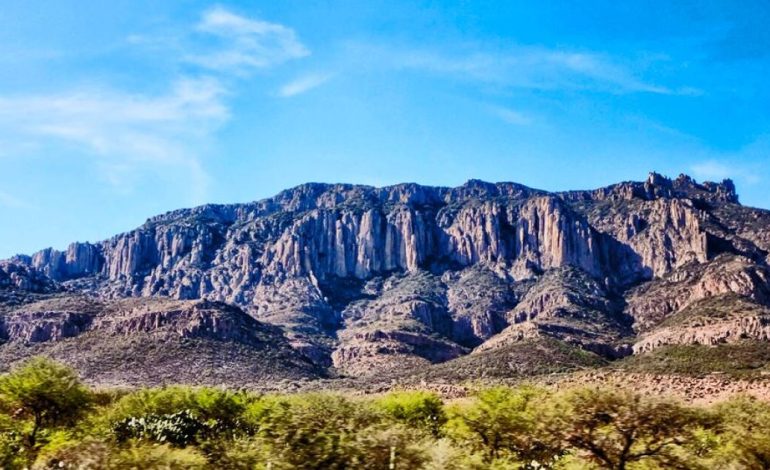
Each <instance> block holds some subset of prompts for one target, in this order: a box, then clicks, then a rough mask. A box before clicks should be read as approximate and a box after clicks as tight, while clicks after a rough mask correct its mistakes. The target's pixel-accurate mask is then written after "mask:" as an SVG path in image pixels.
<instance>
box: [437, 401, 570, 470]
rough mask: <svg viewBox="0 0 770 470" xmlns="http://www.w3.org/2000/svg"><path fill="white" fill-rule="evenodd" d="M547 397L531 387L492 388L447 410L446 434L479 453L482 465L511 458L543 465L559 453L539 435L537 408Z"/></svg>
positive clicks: (549, 439)
mask: <svg viewBox="0 0 770 470" xmlns="http://www.w3.org/2000/svg"><path fill="white" fill-rule="evenodd" d="M546 399H547V393H546V392H544V391H543V390H541V389H537V388H534V387H520V388H518V389H511V388H508V387H495V388H490V389H486V390H482V391H481V392H479V393H478V394H477V395H476V397H475V400H473V401H472V402H471V403H468V404H465V405H460V406H456V407H454V408H452V409H450V420H449V422H448V424H447V433H448V435H449V436H450V437H451V438H452V439H454V440H455V441H456V442H458V443H461V444H463V445H466V446H468V447H470V448H471V449H473V450H474V451H478V452H481V453H482V454H483V455H484V458H485V461H486V462H487V463H491V462H493V461H495V460H498V459H504V458H505V459H509V458H515V459H516V460H520V461H524V462H532V461H535V462H540V463H546V462H550V461H552V460H553V459H554V458H555V457H556V456H558V454H559V453H560V449H559V444H558V442H556V441H554V440H552V439H551V438H550V437H549V436H548V435H546V434H545V433H543V432H542V426H541V423H540V416H539V415H540V413H541V412H542V411H543V410H542V409H541V407H540V406H541V404H542V403H543V401H544V400H546Z"/></svg>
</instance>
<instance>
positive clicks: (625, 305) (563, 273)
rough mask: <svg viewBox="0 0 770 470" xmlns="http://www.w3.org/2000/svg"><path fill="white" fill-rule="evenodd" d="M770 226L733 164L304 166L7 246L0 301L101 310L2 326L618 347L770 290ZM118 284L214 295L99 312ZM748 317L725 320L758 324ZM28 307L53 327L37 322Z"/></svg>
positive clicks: (322, 345)
mask: <svg viewBox="0 0 770 470" xmlns="http://www.w3.org/2000/svg"><path fill="white" fill-rule="evenodd" d="M768 233H770V212H768V211H763V210H759V209H752V208H747V207H744V206H741V205H740V204H739V202H738V196H737V195H736V192H735V186H734V185H733V183H732V182H731V181H729V180H725V181H723V182H721V183H710V182H706V183H698V182H696V181H694V180H693V179H691V178H689V177H687V176H684V175H681V176H679V177H678V178H676V179H673V180H672V179H668V178H666V177H663V176H661V175H659V174H655V173H652V174H650V176H649V177H648V179H647V180H646V181H643V182H624V183H620V184H616V185H612V186H608V187H605V188H600V189H597V190H590V191H570V192H562V193H548V192H545V191H541V190H537V189H532V188H528V187H526V186H522V185H519V184H515V183H497V184H493V183H485V182H482V181H477V180H471V181H468V182H467V183H466V184H465V185H463V186H460V187H457V188H442V187H427V186H420V185H417V184H400V185H395V186H390V187H385V188H374V187H369V186H357V185H347V184H337V185H330V184H305V185H302V186H298V187H296V188H293V189H290V190H287V191H283V192H281V193H280V194H278V195H276V196H275V197H272V198H269V199H265V200H262V201H257V202H252V203H247V204H231V205H205V206H201V207H197V208H192V209H183V210H177V211H173V212H169V213H166V214H163V215H159V216H157V217H153V218H151V219H148V220H147V222H146V223H145V224H144V225H142V226H141V227H139V228H137V229H136V230H133V231H131V232H128V233H124V234H120V235H117V236H115V237H112V238H110V239H108V240H104V241H101V242H96V243H74V244H72V245H70V246H69V247H68V248H67V249H66V250H64V251H58V250H54V249H50V248H49V249H46V250H42V251H40V252H38V253H35V254H33V255H31V256H18V257H16V258H14V259H13V260H10V261H7V262H3V263H2V264H0V313H2V312H1V311H2V310H3V308H5V307H3V305H5V306H6V307H7V306H8V305H11V304H13V305H15V306H18V305H24V304H27V303H30V302H33V301H37V300H39V299H37V298H36V297H34V296H32V297H30V296H29V295H26V294H25V295H24V296H20V295H18V292H21V291H24V292H28V293H35V295H43V296H45V295H54V293H55V292H59V291H67V292H71V293H75V294H77V293H80V294H88V295H89V296H92V297H94V298H98V299H101V300H100V302H104V304H103V310H104V311H111V312H112V313H111V314H110V315H101V316H99V317H98V318H96V319H93V320H92V321H91V320H89V321H90V323H89V322H86V323H83V325H82V328H81V326H77V325H80V324H79V323H77V321H80V320H77V318H79V317H68V316H67V315H69V314H73V315H74V314H75V313H76V311H72V310H66V309H65V310H49V311H48V313H46V312H36V313H35V314H34V315H32V316H29V317H24V316H18V318H16V319H14V318H11V317H8V318H4V319H3V321H2V325H4V326H3V328H4V329H3V330H0V331H2V332H4V333H2V334H4V335H5V337H6V338H11V335H13V338H25V339H24V341H27V342H34V341H36V340H37V339H38V338H39V339H44V341H46V342H47V341H54V342H55V341H58V340H60V339H61V338H66V337H68V335H70V334H71V333H72V334H75V335H79V333H80V332H81V329H84V330H87V331H90V330H93V329H98V330H99V331H102V332H105V334H107V333H109V334H114V335H123V336H131V335H134V334H143V335H147V334H149V335H155V336H163V335H170V336H171V337H174V338H176V339H179V338H182V339H189V340H197V339H205V340H211V341H216V340H234V341H237V342H239V344H249V345H252V346H253V345H254V344H256V343H253V342H252V340H253V339H254V338H251V339H250V337H249V333H248V332H249V330H251V329H259V328H260V325H261V326H266V325H273V326H274V327H277V328H280V329H281V331H282V332H283V333H282V335H284V336H282V337H283V338H284V340H285V341H286V344H288V347H291V348H292V350H293V351H294V352H296V353H297V354H298V355H301V356H302V357H306V358H311V359H312V360H313V361H314V363H315V364H317V365H318V366H321V367H332V366H333V367H335V368H337V369H339V370H341V371H342V372H344V373H347V374H354V375H366V374H372V373H375V372H377V371H378V370H382V369H384V368H389V367H398V364H399V363H401V364H404V363H409V364H413V365H415V366H416V365H418V364H428V363H436V362H442V361H447V360H452V359H453V358H457V357H459V356H462V355H465V354H467V353H468V352H469V351H471V350H472V349H474V348H475V349H476V352H477V353H484V354H491V353H492V351H494V350H501V349H503V348H509V347H510V345H512V344H516V343H517V342H527V341H551V340H555V341H561V342H563V343H567V344H569V345H570V347H579V348H583V349H584V350H588V351H592V352H594V353H597V354H598V355H600V356H604V357H605V358H617V357H620V356H624V355H626V354H628V353H630V352H631V349H630V344H632V343H634V342H636V343H637V347H636V350H637V352H643V351H647V350H649V349H650V348H654V347H656V346H655V345H658V344H664V343H667V342H670V341H679V342H708V341H711V340H707V339H704V338H705V337H704V336H703V335H702V333H703V332H697V333H692V334H690V333H688V332H681V331H678V332H671V331H669V332H666V333H664V332H658V333H657V335H658V336H654V335H653V330H655V329H656V328H657V327H659V326H660V325H661V324H662V323H663V322H665V321H667V319H668V318H671V317H674V316H676V315H677V314H678V313H679V312H682V311H683V310H685V309H687V308H688V307H689V306H692V305H697V304H698V302H699V301H701V300H703V299H708V298H711V297H718V296H722V295H725V294H734V295H736V296H738V297H740V298H741V299H748V300H749V301H751V302H753V303H755V304H757V305H766V304H769V303H770V287H768V283H769V282H770V271H768V267H767V263H768V260H769V259H770V235H768ZM4 292H5V293H4ZM8 292H12V293H13V294H12V296H11V294H6V293H8ZM30 295H31V294H30ZM4 296H5V297H4ZM125 298H128V299H135V298H139V299H141V298H158V299H160V298H168V299H175V300H176V301H184V300H189V301H204V302H208V303H201V304H196V305H195V306H185V307H184V308H180V309H164V310H158V311H154V312H134V313H130V312H127V311H125V310H120V311H118V310H114V309H113V310H110V308H111V307H109V305H111V304H114V303H115V302H120V301H121V300H120V299H125ZM225 304H227V305H231V306H233V307H237V308H238V309H241V310H242V311H243V312H245V313H246V314H248V316H247V317H244V316H237V315H236V316H233V315H231V314H228V313H226V312H227V310H226V308H225V307H224V305H225ZM212 305H217V307H216V308H213V307H211V306H212ZM212 308H213V310H212ZM5 309H6V310H7V308H5ZM241 310H239V312H240V311H241ZM46 315H48V316H46ZM24 318H26V320H24ZM84 318H85V317H84ZM757 318H759V317H757ZM88 319H92V317H90V316H89V317H88ZM82 320H83V321H84V322H85V319H82ZM753 321H754V320H747V319H742V320H740V321H739V322H737V323H735V324H731V325H733V326H730V325H728V324H724V325H721V326H719V328H722V327H724V328H725V329H727V330H730V334H731V335H732V334H738V335H739V336H740V335H744V336H746V335H748V336H750V337H752V338H756V339H758V340H759V339H762V338H764V336H762V335H763V333H757V332H758V331H764V330H763V328H764V327H762V326H757V325H756V324H755V323H752V322H753ZM756 321H760V323H761V321H763V320H756ZM14 322H15V323H14ZM46 322H47V323H46ZM255 322H256V323H255ZM23 323H28V324H30V325H33V324H34V325H46V326H40V328H42V329H41V330H40V332H33V330H32V329H30V328H32V327H24V326H23V325H22V324H23ZM744 323H745V324H744ZM78 328H81V329H78ZM712 328H717V327H716V326H712ZM738 330H740V332H739V331H738ZM35 331H38V330H35ZM741 332H743V333H741ZM638 334H643V335H647V336H644V337H643V338H637V337H636V335H638ZM725 334H726V333H719V334H715V335H714V336H713V338H717V337H723V336H725ZM671 335H674V336H676V337H677V338H680V339H677V340H674V339H665V338H673V337H674V336H671ZM655 338H658V339H655ZM661 338H664V339H661ZM7 341H8V342H9V343H13V342H14V341H11V340H8V339H7ZM640 341H641V342H640ZM714 341H721V340H717V339H714Z"/></svg>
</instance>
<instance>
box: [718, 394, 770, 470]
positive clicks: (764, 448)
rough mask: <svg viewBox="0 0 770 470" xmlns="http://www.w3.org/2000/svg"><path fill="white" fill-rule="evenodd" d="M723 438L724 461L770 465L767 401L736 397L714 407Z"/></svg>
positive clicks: (756, 466)
mask: <svg viewBox="0 0 770 470" xmlns="http://www.w3.org/2000/svg"><path fill="white" fill-rule="evenodd" d="M717 412H718V413H719V415H720V417H721V419H722V424H723V428H722V431H723V435H724V437H725V438H726V439H725V442H724V446H723V447H722V448H721V449H720V451H721V454H722V458H723V460H724V461H732V462H735V463H738V464H740V465H742V466H743V467H745V468H759V469H770V403H767V402H762V401H758V400H756V399H752V398H748V397H739V398H736V399H733V400H730V401H728V402H725V403H723V404H721V405H720V406H718V407H717Z"/></svg>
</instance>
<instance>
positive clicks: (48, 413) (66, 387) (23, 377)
mask: <svg viewBox="0 0 770 470" xmlns="http://www.w3.org/2000/svg"><path fill="white" fill-rule="evenodd" d="M90 399H91V393H90V392H89V391H88V389H86V388H85V387H84V386H83V385H82V384H81V383H80V380H79V379H78V376H77V374H76V373H75V372H74V371H73V370H72V369H70V368H69V367H66V366H64V365H61V364H58V363H56V362H53V361H52V360H50V359H46V358H43V357H37V358H33V359H31V360H29V361H28V362H26V363H24V364H22V365H20V366H17V367H16V368H14V369H13V370H12V371H11V372H10V373H9V374H7V375H4V376H2V377H0V403H2V406H3V408H5V409H12V410H15V411H14V418H15V419H17V420H19V419H22V420H24V419H26V420H28V421H29V423H30V425H29V426H28V427H26V429H24V430H23V431H22V434H23V435H22V437H23V439H22V440H23V443H24V447H25V449H26V452H27V453H28V455H29V457H30V458H33V457H34V455H35V452H36V450H37V448H38V445H39V442H38V437H39V435H40V433H41V431H43V430H45V429H47V428H52V427H56V426H62V425H67V424H72V423H74V421H75V420H76V419H77V418H79V417H80V416H82V414H83V412H84V411H85V410H86V409H87V408H88V407H89V405H90Z"/></svg>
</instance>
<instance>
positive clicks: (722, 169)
mask: <svg viewBox="0 0 770 470" xmlns="http://www.w3.org/2000/svg"><path fill="white" fill-rule="evenodd" d="M690 169H691V170H692V172H693V175H694V176H695V178H697V179H700V180H707V181H720V180H724V179H728V178H730V179H736V178H738V179H742V180H743V181H745V182H746V183H749V184H756V183H759V182H760V181H761V178H760V177H759V175H758V174H756V173H754V172H752V171H751V170H749V169H747V168H745V167H743V166H741V165H737V164H735V163H732V164H730V163H727V162H725V161H719V160H706V161H703V162H700V163H696V164H695V165H692V167H691V168H690Z"/></svg>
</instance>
